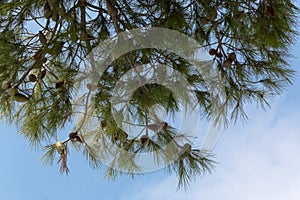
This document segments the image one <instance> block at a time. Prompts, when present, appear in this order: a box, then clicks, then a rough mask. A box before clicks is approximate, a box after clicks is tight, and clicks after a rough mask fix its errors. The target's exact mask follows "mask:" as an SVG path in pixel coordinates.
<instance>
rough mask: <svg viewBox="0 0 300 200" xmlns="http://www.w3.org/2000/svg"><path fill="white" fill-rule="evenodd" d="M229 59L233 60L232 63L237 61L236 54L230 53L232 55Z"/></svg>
mask: <svg viewBox="0 0 300 200" xmlns="http://www.w3.org/2000/svg"><path fill="white" fill-rule="evenodd" d="M229 58H230V60H232V61H236V54H235V53H234V52H232V53H230V54H229Z"/></svg>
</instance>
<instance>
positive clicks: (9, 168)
mask: <svg viewBox="0 0 300 200" xmlns="http://www.w3.org/2000/svg"><path fill="white" fill-rule="evenodd" d="M299 44H300V43H299V42H298V43H297V45H296V46H295V47H294V48H293V50H292V53H293V55H294V58H293V59H292V60H291V61H292V66H293V67H294V68H295V69H296V70H297V76H296V78H295V81H294V85H293V86H291V87H290V88H289V89H288V91H287V92H285V93H284V95H282V96H281V97H278V98H276V99H275V100H274V101H272V102H271V105H272V108H271V109H268V110H267V111H263V110H261V109H257V108H256V105H249V106H247V112H248V114H249V120H248V122H247V124H242V123H237V124H236V125H235V126H230V127H229V128H228V130H226V131H225V132H224V133H223V134H222V136H221V138H220V140H219V142H218V144H217V146H216V148H215V149H214V153H215V154H216V155H217V161H218V165H217V166H216V168H215V171H214V172H213V173H212V174H210V175H206V176H204V177H203V178H198V179H196V181H195V182H193V183H192V185H191V188H190V189H189V190H188V192H184V191H178V192H176V185H177V179H176V177H175V176H172V175H171V176H169V175H168V174H166V173H164V171H163V170H160V171H156V172H152V173H148V174H145V175H144V176H141V177H136V178H135V179H134V180H132V179H131V178H130V177H126V176H122V177H119V178H117V179H116V180H115V181H111V180H105V179H103V176H104V174H103V170H93V169H91V168H90V167H89V166H88V163H87V162H86V161H85V160H84V159H83V158H82V157H81V156H80V155H79V156H72V157H71V158H70V159H69V167H70V170H71V172H70V174H69V176H61V175H60V174H59V171H58V165H54V166H53V167H44V166H42V164H41V162H40V156H41V153H40V152H35V151H34V150H31V149H30V147H29V144H28V142H27V141H25V140H24V139H23V138H22V137H20V136H18V135H17V130H16V128H15V127H14V126H11V127H8V126H6V125H5V124H4V123H2V124H1V125H0V136H1V140H0V158H1V165H0V199H9V200H21V199H22V200H54V199H72V200H83V199H89V200H94V199H101V200H110V199H120V200H139V199H143V200H148V199H149V200H150V199H151V200H153V199H155V200H160V199H163V200H166V199H173V200H185V199H193V200H198V199H199V200H200V199H201V200H202V199H204V200H220V199H222V200H240V199H243V200H254V199H255V200H269V199H270V200H271V199H272V200H282V199H288V200H299V199H300V192H299V188H300V159H299V155H300V128H299V125H300V124H299V123H300V105H299V102H300V70H299V65H300V59H299V56H298V55H300V46H299Z"/></svg>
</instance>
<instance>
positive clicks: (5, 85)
mask: <svg viewBox="0 0 300 200" xmlns="http://www.w3.org/2000/svg"><path fill="white" fill-rule="evenodd" d="M10 86H11V84H10V82H9V81H3V82H2V89H3V90H6V89H8V88H10Z"/></svg>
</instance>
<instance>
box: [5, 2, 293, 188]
mask: <svg viewBox="0 0 300 200" xmlns="http://www.w3.org/2000/svg"><path fill="white" fill-rule="evenodd" d="M297 14H298V8H297V7H296V6H295V5H294V4H293V2H292V1H290V0H282V1H277V0H261V1H257V0H255V1H253V0H245V1H206V0H178V1H174V0H160V1H149V0H126V1H125V0H120V1H113V0H106V1H102V0H98V1H97V0H96V1H95V0H93V1H89V0H76V1H62V0H19V1H11V0H6V1H1V3H0V83H1V84H2V85H1V89H0V102H1V104H0V111H1V118H2V119H3V120H6V121H7V122H9V123H15V124H16V126H17V127H18V130H19V133H20V134H21V135H22V136H23V137H24V138H25V139H27V140H28V141H29V143H30V145H32V146H34V147H36V148H38V149H43V150H44V154H43V156H42V158H43V161H44V163H45V164H53V162H54V161H55V160H56V159H57V162H58V163H59V164H60V166H61V168H60V171H61V173H66V174H68V172H69V167H70V169H71V168H72V167H71V166H69V167H68V166H67V158H68V156H69V155H70V154H69V152H70V151H79V152H82V153H83V155H84V156H85V157H86V159H87V160H88V162H89V163H90V164H91V166H92V167H95V168H99V167H102V163H101V161H100V160H99V159H98V156H99V155H97V154H99V152H95V147H97V146H100V147H103V151H101V152H102V153H103V154H105V151H106V150H105V148H104V147H105V146H106V145H107V142H108V141H107V140H109V142H110V143H112V144H114V145H116V146H117V147H118V148H120V149H122V150H125V151H127V152H131V153H139V152H151V151H156V150H160V149H161V148H162V147H163V146H164V145H166V144H167V143H170V142H172V141H173V139H174V138H175V137H179V136H180V133H178V131H177V130H176V129H175V128H174V127H172V125H171V124H170V123H167V122H158V123H152V124H149V116H148V115H147V113H148V111H149V108H150V107H151V106H152V105H154V104H160V105H163V106H164V108H165V109H166V110H167V112H168V113H175V112H176V111H178V109H180V107H179V105H178V102H177V100H176V97H175V96H174V95H173V94H172V92H171V91H170V90H168V89H167V88H165V87H163V86H160V85H158V84H147V85H145V86H143V87H140V88H139V89H137V90H136V91H135V93H134V95H133V96H132V101H130V104H131V105H130V106H131V107H132V108H133V110H132V113H133V115H134V116H135V121H136V122H137V123H138V124H140V125H144V126H145V127H146V134H145V135H142V136H141V137H138V138H130V137H129V136H128V133H125V132H124V131H122V130H121V129H119V128H118V127H117V125H116V122H115V120H114V118H113V116H112V114H111V102H110V97H111V95H112V91H113V88H114V86H115V84H116V83H117V81H118V80H119V79H120V77H122V76H123V75H124V74H125V73H126V72H127V71H128V70H131V69H135V70H136V71H139V70H141V69H140V68H139V66H140V65H141V64H147V63H161V64H164V65H166V66H170V67H172V68H174V69H176V70H177V71H178V72H180V73H181V74H183V75H184V77H186V79H187V80H188V82H189V84H190V85H191V86H193V89H194V92H195V93H196V94H197V99H198V102H197V103H198V104H199V105H200V107H201V113H199V115H201V116H202V117H203V118H207V119H209V118H210V117H211V115H212V112H211V100H210V93H209V91H208V88H207V86H206V85H205V81H204V79H203V77H202V76H201V74H197V73H195V71H194V70H193V66H191V64H190V63H187V62H186V60H184V59H182V58H181V57H179V56H178V55H176V54H174V53H172V52H168V51H163V50H157V49H141V50H136V51H133V52H130V53H127V54H126V55H123V56H121V57H120V58H118V59H117V60H116V61H115V62H113V63H112V64H111V65H110V66H109V68H108V70H106V71H105V72H104V74H103V76H102V77H101V80H99V82H98V83H97V85H96V86H93V85H87V88H88V89H89V90H90V91H96V92H94V97H93V99H94V101H95V109H94V113H93V115H94V116H97V119H98V122H99V130H100V131H97V133H96V134H95V133H94V134H93V132H88V130H84V129H83V128H82V127H83V126H81V124H80V123H79V124H76V120H75V118H74V116H75V114H76V109H75V108H76V106H78V104H80V103H83V105H84V103H85V102H84V101H85V100H84V98H83V99H81V100H82V102H81V101H75V99H74V98H72V97H73V94H74V92H75V91H74V88H75V85H74V84H75V81H74V77H76V75H77V74H78V72H79V71H80V65H81V63H82V62H83V60H84V59H85V58H86V56H87V55H88V54H89V52H91V51H92V50H93V48H94V47H96V46H97V45H98V44H100V43H101V42H103V41H104V40H105V39H108V38H110V37H113V36H115V35H117V34H118V33H121V32H123V31H127V30H131V29H134V28H147V27H160V28H167V29H172V30H176V31H178V32H180V33H183V34H185V35H187V36H189V37H191V38H193V39H195V40H196V41H197V42H198V43H199V44H201V45H202V46H203V47H205V49H206V50H207V52H209V55H210V56H211V59H212V60H214V62H215V64H216V69H217V70H218V72H219V73H220V76H221V79H222V80H223V85H224V90H225V93H226V99H225V104H226V108H227V109H226V110H225V111H223V112H225V113H224V114H225V115H226V120H225V121H224V123H225V124H224V125H226V124H227V123H229V122H230V121H235V120H236V119H238V118H240V117H241V118H242V119H246V118H247V115H246V113H245V112H244V110H243V108H244V105H245V104H246V103H258V104H259V105H261V106H262V107H264V106H266V105H267V106H268V105H269V104H268V100H269V99H270V98H272V97H274V96H276V95H279V94H281V93H282V92H283V91H284V90H285V89H286V88H287V86H288V85H289V84H291V83H292V78H293V74H294V71H293V70H292V68H290V67H289V62H288V59H289V56H290V54H289V48H290V47H291V45H292V44H293V42H294V41H295V37H296V35H297V32H296V17H297ZM89 94H90V93H89ZM89 94H87V96H89ZM84 120H87V118H86V117H85V118H84V119H82V120H81V121H80V122H82V123H84ZM68 124H71V125H73V126H74V129H73V130H69V134H68V135H64V131H62V130H64V128H65V127H66V126H67V125H68ZM68 127H69V125H68ZM148 131H152V132H155V133H156V134H155V136H153V137H150V136H149V135H148ZM99 133H101V134H100V135H99ZM95 135H98V137H102V136H103V135H104V136H105V138H106V139H103V140H95V141H94V143H93V145H94V146H93V147H91V146H90V145H89V144H90V142H89V143H87V141H86V140H90V138H91V137H92V136H95ZM174 146H175V147H176V148H178V149H180V151H181V155H180V156H179V157H178V158H177V159H175V160H174V162H171V163H169V164H168V165H167V167H166V168H167V169H168V171H169V172H170V173H175V174H176V175H177V176H178V178H179V187H182V186H183V187H186V186H188V185H189V183H190V181H191V180H192V179H194V178H195V177H196V176H198V175H202V174H203V173H205V172H210V171H211V169H212V167H213V164H214V161H213V160H212V158H211V157H210V154H209V152H205V151H203V150H201V149H197V148H196V146H197V145H194V144H190V143H188V142H187V143H184V144H177V143H176V142H175V144H174ZM175 147H174V148H175ZM166 154H168V155H164V156H162V157H159V158H158V160H159V162H166V163H168V162H169V160H170V159H171V157H172V155H169V154H170V152H167V153H166ZM111 156H113V158H112V163H113V164H115V165H119V167H118V169H124V171H125V172H127V173H130V172H131V170H130V169H136V168H138V166H137V164H136V163H135V157H134V155H133V156H131V157H126V158H124V157H122V153H121V152H117V153H116V154H115V155H111ZM125 161H126V162H125ZM113 164H112V165H111V166H110V167H106V168H105V169H106V170H107V175H108V176H110V177H116V176H117V175H118V174H120V173H122V171H119V170H116V169H115V168H114V165H113Z"/></svg>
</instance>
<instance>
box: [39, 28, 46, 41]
mask: <svg viewBox="0 0 300 200" xmlns="http://www.w3.org/2000/svg"><path fill="white" fill-rule="evenodd" d="M39 40H40V42H41V43H42V44H46V43H47V39H46V37H45V35H44V34H43V32H42V31H39Z"/></svg>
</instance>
